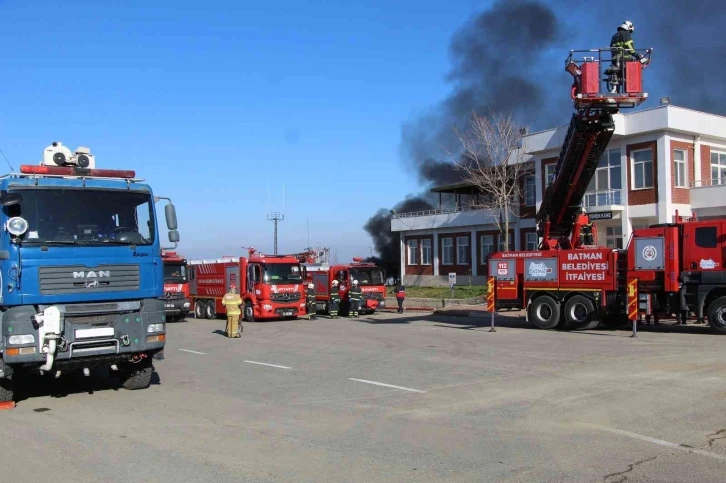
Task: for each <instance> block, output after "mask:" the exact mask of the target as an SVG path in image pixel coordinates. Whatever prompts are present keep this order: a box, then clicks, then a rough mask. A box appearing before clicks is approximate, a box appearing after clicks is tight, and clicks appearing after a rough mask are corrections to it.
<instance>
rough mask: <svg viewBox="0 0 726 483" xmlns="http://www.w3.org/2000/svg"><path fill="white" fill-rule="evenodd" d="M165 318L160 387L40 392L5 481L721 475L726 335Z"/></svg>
mask: <svg viewBox="0 0 726 483" xmlns="http://www.w3.org/2000/svg"><path fill="white" fill-rule="evenodd" d="M224 325H225V321H224V320H217V321H210V320H195V319H193V318H190V319H188V321H186V322H180V323H172V324H169V325H168V327H167V330H168V342H167V348H166V351H165V356H166V357H165V360H163V361H158V362H156V364H155V367H156V371H157V375H156V377H155V379H154V383H153V385H152V386H151V388H149V389H148V390H143V391H125V390H123V389H119V387H118V384H117V383H116V382H115V381H114V380H112V379H109V378H107V377H105V371H99V372H98V373H96V374H92V376H91V377H85V378H84V377H83V375H82V374H78V375H72V376H63V377H61V378H60V379H59V380H50V381H48V382H42V381H41V380H40V378H37V379H33V380H29V381H26V382H25V384H24V386H23V388H22V390H21V391H20V394H19V398H20V401H19V402H18V405H17V407H16V408H15V409H12V410H8V411H3V412H0V434H2V438H0V454H1V455H2V462H3V480H7V481H32V480H44V479H48V478H52V479H53V481H74V482H82V481H94V482H97V481H104V482H122V481H123V482H126V481H133V480H139V481H145V482H171V481H174V482H196V481H198V482H207V481H215V482H240V481H245V482H280V481H283V482H379V481H380V482H392V481H396V482H398V481H416V482H448V481H452V482H453V481H457V482H458V481H463V482H473V481H476V482H480V481H481V482H570V481H571V482H605V483H611V482H624V481H627V482H633V481H653V482H699V483H703V482H722V481H724V474H726V370H725V368H724V355H725V352H724V344H726V337H721V336H716V335H713V334H711V333H710V332H709V331H708V330H707V329H705V328H702V327H685V328H680V327H674V328H668V327H659V328H657V329H652V328H651V329H650V330H648V329H644V330H642V331H641V332H640V333H639V336H638V337H637V338H635V339H633V338H630V337H629V336H630V332H628V331H602V330H600V331H588V332H579V333H575V332H570V333H568V332H559V331H541V330H536V329H533V328H531V327H530V326H529V325H528V324H527V323H526V322H524V320H523V319H521V318H519V317H518V315H517V314H511V315H509V316H508V314H506V313H505V314H503V315H502V316H500V317H498V319H497V325H498V327H497V329H496V332H489V318H488V317H485V318H472V317H468V318H463V317H462V318H455V317H447V316H432V315H426V314H422V313H416V314H402V315H398V314H395V313H383V314H375V315H373V316H367V315H366V316H361V317H360V318H357V319H334V320H331V319H327V318H325V317H323V316H321V317H319V318H318V319H317V320H314V321H308V320H294V321H280V322H261V323H250V324H245V326H244V332H243V336H242V338H241V339H227V338H226V337H224V335H223V332H222V331H223V330H224Z"/></svg>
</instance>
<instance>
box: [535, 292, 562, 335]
mask: <svg viewBox="0 0 726 483" xmlns="http://www.w3.org/2000/svg"><path fill="white" fill-rule="evenodd" d="M529 310H530V316H531V317H530V318H531V319H532V322H534V325H536V326H537V327H539V328H540V329H554V328H555V327H557V324H559V323H560V306H559V304H558V303H557V302H555V300H554V299H553V298H552V297H550V296H548V295H542V296H540V297H537V298H536V299H534V302H532V305H531V306H530V307H529Z"/></svg>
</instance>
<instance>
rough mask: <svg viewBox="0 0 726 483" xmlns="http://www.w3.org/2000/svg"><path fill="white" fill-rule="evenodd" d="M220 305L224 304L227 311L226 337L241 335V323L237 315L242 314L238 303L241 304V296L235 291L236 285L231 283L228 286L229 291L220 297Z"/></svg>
mask: <svg viewBox="0 0 726 483" xmlns="http://www.w3.org/2000/svg"><path fill="white" fill-rule="evenodd" d="M222 305H224V307H225V310H226V311H227V337H229V338H230V339H236V338H239V337H242V336H241V335H240V332H242V324H241V323H240V321H239V316H240V315H241V314H242V311H241V310H240V305H242V298H241V297H240V296H239V294H238V293H237V286H236V285H234V284H232V285H230V286H229V292H227V293H226V294H224V297H223V298H222Z"/></svg>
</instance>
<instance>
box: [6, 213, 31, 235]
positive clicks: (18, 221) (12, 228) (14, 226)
mask: <svg viewBox="0 0 726 483" xmlns="http://www.w3.org/2000/svg"><path fill="white" fill-rule="evenodd" d="M5 226H6V227H7V229H8V232H9V233H10V234H11V235H13V236H20V235H22V234H23V233H25V232H26V231H28V222H27V221H25V218H23V217H21V216H14V217H12V218H10V219H9V220H8V222H7V224H6V225H5Z"/></svg>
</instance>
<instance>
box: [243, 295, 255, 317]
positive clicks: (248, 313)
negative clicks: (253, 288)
mask: <svg viewBox="0 0 726 483" xmlns="http://www.w3.org/2000/svg"><path fill="white" fill-rule="evenodd" d="M245 321H246V322H254V321H255V311H254V308H253V307H252V302H250V301H249V300H248V301H247V302H245Z"/></svg>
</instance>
